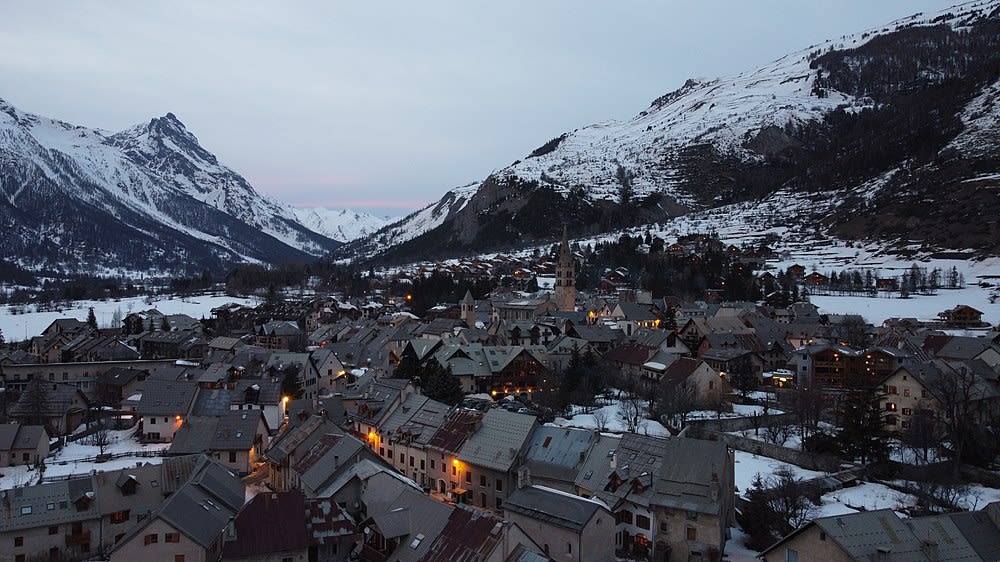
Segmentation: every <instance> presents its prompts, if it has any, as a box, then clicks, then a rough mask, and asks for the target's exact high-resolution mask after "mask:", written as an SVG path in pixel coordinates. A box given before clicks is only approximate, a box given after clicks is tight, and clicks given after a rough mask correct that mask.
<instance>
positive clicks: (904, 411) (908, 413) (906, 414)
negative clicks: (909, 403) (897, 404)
mask: <svg viewBox="0 0 1000 562" xmlns="http://www.w3.org/2000/svg"><path fill="white" fill-rule="evenodd" d="M912 414H913V410H911V409H909V408H903V415H904V416H909V415H912Z"/></svg>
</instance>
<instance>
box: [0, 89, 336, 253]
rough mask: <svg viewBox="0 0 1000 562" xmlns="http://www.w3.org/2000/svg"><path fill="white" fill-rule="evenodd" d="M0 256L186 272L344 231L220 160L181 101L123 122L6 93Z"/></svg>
mask: <svg viewBox="0 0 1000 562" xmlns="http://www.w3.org/2000/svg"><path fill="white" fill-rule="evenodd" d="M0 162H2V163H3V165H2V167H0V230H3V232H4V234H5V235H4V237H3V239H2V241H0V260H5V261H8V262H12V263H14V264H16V265H17V266H19V267H22V268H24V269H29V270H50V271H69V272H86V273H104V272H115V271H141V272H147V273H148V272H162V273H177V272H185V271H196V272H200V271H202V270H204V269H211V270H216V271H219V270H222V269H225V268H227V267H229V266H230V265H231V264H233V263H236V262H240V261H261V262H277V261H284V260H288V259H307V258H309V257H310V256H319V255H323V254H325V253H327V252H329V251H330V250H332V249H334V248H336V247H337V246H338V245H339V242H336V241H334V240H331V239H330V238H328V237H326V236H323V235H320V234H318V233H316V232H314V231H312V230H310V229H308V228H306V227H305V226H303V225H302V224H300V223H299V222H298V220H297V218H296V217H295V214H294V212H293V210H292V209H291V207H288V206H287V205H283V204H281V203H278V202H276V201H274V200H272V199H269V198H267V197H264V196H262V195H260V194H259V193H257V192H256V191H255V190H254V189H253V187H252V186H251V185H250V184H249V183H248V182H247V181H246V180H245V179H244V178H243V177H242V176H240V175H239V174H237V173H236V172H234V171H233V170H231V169H230V168H228V167H226V166H224V165H222V164H220V163H219V162H218V160H217V159H216V157H215V156H213V155H212V154H211V153H209V152H208V151H207V150H205V149H204V148H203V147H202V146H201V145H200V144H199V143H198V139H197V138H196V137H195V136H194V135H193V134H191V133H190V132H189V131H188V130H187V129H186V128H185V127H184V125H183V124H182V123H181V122H180V121H179V120H178V119H177V118H176V117H175V116H174V115H173V114H171V113H168V114H167V115H166V116H164V117H159V118H154V119H152V120H150V121H149V122H148V123H143V124H140V125H136V126H134V127H131V128H129V129H127V130H125V131H122V132H119V133H110V132H107V131H102V130H99V129H93V128H88V127H81V126H76V125H71V124H69V123H65V122H63V121H58V120H55V119H50V118H46V117H41V116H38V115H34V114H31V113H26V112H24V111H21V110H19V109H17V108H15V107H13V106H12V105H10V104H9V103H6V102H5V101H3V100H0Z"/></svg>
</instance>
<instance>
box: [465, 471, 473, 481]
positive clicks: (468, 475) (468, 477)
mask: <svg viewBox="0 0 1000 562" xmlns="http://www.w3.org/2000/svg"><path fill="white" fill-rule="evenodd" d="M465 481H466V482H468V483H469V484H471V483H472V471H471V470H466V471H465Z"/></svg>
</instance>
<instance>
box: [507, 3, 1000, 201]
mask: <svg viewBox="0 0 1000 562" xmlns="http://www.w3.org/2000/svg"><path fill="white" fill-rule="evenodd" d="M998 6H1000V2H997V1H996V0H994V1H990V2H981V1H980V2H968V3H966V4H962V5H959V6H955V7H953V8H950V9H948V10H943V11H941V12H937V13H928V14H917V15H914V16H910V17H907V18H903V19H901V20H898V21H895V22H892V23H890V24H888V25H885V26H882V27H879V28H876V29H870V30H867V31H863V32H860V33H856V34H854V35H848V36H843V37H841V38H839V39H836V40H830V41H826V42H824V43H821V44H818V45H813V46H810V47H809V48H807V49H804V50H802V51H799V52H796V53H792V54H789V55H786V56H784V57H782V58H780V59H778V60H776V61H774V62H772V63H770V64H768V65H766V66H764V67H763V68H760V69H757V70H754V71H752V72H745V73H741V74H738V75H736V76H730V77H724V78H715V79H692V80H688V81H687V83H685V84H684V86H683V87H681V88H680V89H678V90H677V91H675V92H671V93H669V94H666V95H664V96H662V97H660V98H659V99H657V100H655V101H654V102H653V103H652V105H651V106H650V107H649V108H648V109H646V110H645V111H642V112H641V113H639V115H637V116H635V117H634V118H633V119H631V120H629V121H625V122H616V121H609V122H606V123H598V124H594V125H589V126H587V127H583V128H581V129H577V130H575V131H572V132H570V133H567V134H566V135H565V137H564V138H563V140H562V141H561V142H559V144H558V146H556V148H555V150H553V151H552V152H550V153H548V154H544V155H540V156H528V157H525V158H524V160H523V161H521V162H518V163H515V164H514V165H512V166H510V167H508V168H506V169H504V170H503V171H502V172H501V174H504V175H509V176H516V177H519V178H521V179H526V180H536V181H541V182H543V183H551V184H554V185H555V186H556V187H557V189H563V190H568V189H569V188H570V187H573V186H579V187H584V188H585V189H586V190H587V193H588V195H589V196H590V197H592V198H594V199H612V200H613V199H615V198H617V197H618V191H619V186H620V182H619V180H618V176H617V171H618V167H619V166H621V167H623V168H624V169H625V170H627V171H630V172H632V173H633V174H634V179H633V187H634V188H635V191H636V195H637V196H643V195H646V194H648V193H650V192H653V191H661V192H663V193H664V194H665V195H668V196H672V197H674V198H675V199H676V200H678V201H680V202H683V203H687V204H689V205H693V204H695V200H694V198H692V196H691V195H692V194H691V193H688V192H684V191H679V190H678V189H677V181H676V180H677V177H678V175H679V173H680V170H678V169H677V167H676V163H674V162H672V160H673V159H672V156H673V155H674V154H675V153H676V152H677V151H678V150H679V149H682V148H685V147H690V146H695V145H702V144H709V145H711V146H713V147H714V148H715V149H716V150H717V151H719V152H720V153H722V154H728V155H732V156H735V157H737V158H740V159H744V160H748V159H754V158H758V157H760V156H761V154H762V153H766V151H767V147H766V144H767V142H766V141H765V139H764V138H762V139H760V140H761V143H760V144H763V145H765V146H757V145H755V143H754V142H753V141H754V139H756V138H757V137H758V135H759V134H760V133H761V132H766V131H769V130H770V128H772V127H774V128H777V129H782V128H783V127H784V126H785V125H786V124H789V123H792V124H794V123H802V122H806V121H817V120H821V119H822V118H823V116H824V115H825V114H826V113H828V112H830V111H831V110H833V109H837V108H846V109H847V110H848V111H860V110H861V109H863V108H865V107H869V106H871V104H872V101H871V100H869V99H866V98H860V99H859V98H854V97H852V96H849V95H846V94H844V93H842V92H838V91H836V90H832V91H829V92H828V95H827V96H826V97H817V96H816V95H815V94H814V93H813V83H814V82H815V80H816V78H817V73H818V71H817V70H815V69H812V68H810V62H811V61H812V60H813V59H814V58H815V57H816V56H817V55H818V54H821V53H824V52H827V51H829V50H832V49H836V50H842V49H852V48H856V47H858V46H860V45H862V44H864V43H867V42H869V41H871V40H872V39H875V38H876V37H879V36H881V35H884V34H887V33H891V32H893V31H895V30H897V29H900V28H903V27H913V26H922V25H937V24H939V23H941V22H942V21H944V22H947V23H948V24H950V25H951V26H952V27H953V28H961V27H962V26H963V25H966V24H968V23H969V22H970V21H974V19H975V18H981V17H985V16H987V15H989V14H990V13H992V12H994V11H995V10H996V9H997V8H998ZM952 16H953V17H952ZM996 96H997V86H996V85H994V86H993V87H992V88H991V91H990V92H987V93H985V94H984V95H983V99H982V100H981V101H980V103H979V104H977V106H978V107H979V108H980V109H981V106H982V105H984V104H985V103H990V102H992V100H995V99H996ZM996 115H997V114H996V113H994V114H992V115H989V114H987V116H986V117H984V112H983V111H981V110H980V111H975V108H971V109H970V111H969V119H970V120H976V119H978V120H980V121H982V120H984V119H990V121H989V123H988V124H989V125H994V126H995V120H996V118H997V117H996ZM977 124H978V123H977ZM984 126H985V125H984Z"/></svg>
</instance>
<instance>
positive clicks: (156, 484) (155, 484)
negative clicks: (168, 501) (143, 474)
mask: <svg viewBox="0 0 1000 562" xmlns="http://www.w3.org/2000/svg"><path fill="white" fill-rule="evenodd" d="M149 485H150V486H151V487H153V488H156V487H157V486H159V485H160V483H159V482H157V481H156V480H150V481H149Z"/></svg>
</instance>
